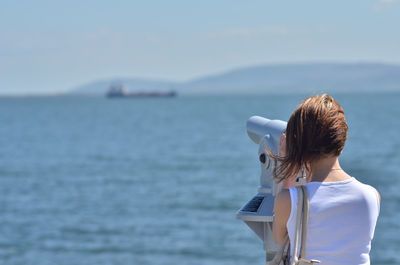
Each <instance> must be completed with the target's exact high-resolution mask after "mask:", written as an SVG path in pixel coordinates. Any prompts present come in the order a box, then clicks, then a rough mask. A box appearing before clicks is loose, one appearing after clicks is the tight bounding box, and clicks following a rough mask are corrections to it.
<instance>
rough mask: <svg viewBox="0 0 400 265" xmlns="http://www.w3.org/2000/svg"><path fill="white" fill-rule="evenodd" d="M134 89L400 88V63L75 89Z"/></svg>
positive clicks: (311, 66) (251, 70) (283, 67)
mask: <svg viewBox="0 0 400 265" xmlns="http://www.w3.org/2000/svg"><path fill="white" fill-rule="evenodd" d="M115 82H118V83H121V84H123V85H124V86H125V87H126V88H127V89H128V90H131V91H149V90H156V91H166V90H171V89H173V90H176V91H178V92H179V93H184V94H186V93H187V94H189V93H190V94H191V93H196V94H197V93H208V94H209V93H267V92H268V93H292V92H321V91H325V92H361V91H363V92H388V91H400V65H391V64H379V63H307V64H277V65H264V66H254V67H247V68H240V69H236V70H232V71H228V72H225V73H221V74H214V75H209V76H205V77H202V78H197V79H194V80H190V81H187V82H172V81H154V80H144V79H118V80H104V81H97V82H93V83H90V84H86V85H83V86H80V87H79V88H76V89H75V90H73V92H74V93H78V94H104V93H105V92H106V90H107V89H108V87H109V86H110V85H111V84H112V83H115Z"/></svg>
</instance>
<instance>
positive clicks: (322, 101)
mask: <svg viewBox="0 0 400 265" xmlns="http://www.w3.org/2000/svg"><path fill="white" fill-rule="evenodd" d="M347 131H348V127H347V123H346V119H345V117H344V111H343V108H342V106H340V104H339V103H338V102H337V101H336V100H335V99H334V98H333V97H331V96H330V95H328V94H323V95H320V96H313V97H310V98H308V99H306V100H304V101H303V103H301V104H300V105H299V106H297V108H296V109H295V110H294V112H293V113H292V115H291V116H290V119H289V121H288V123H287V127H286V154H285V156H281V157H279V156H272V157H273V158H274V159H276V160H278V161H279V162H281V164H280V166H279V167H278V168H277V170H276V178H277V179H278V181H283V180H285V179H288V178H291V177H295V176H296V175H297V174H298V173H299V171H300V170H301V169H302V168H309V166H310V165H311V164H312V163H313V162H316V161H318V160H319V159H321V158H324V157H328V156H339V155H340V154H341V152H342V150H343V147H344V144H345V142H346V139H347ZM268 153H270V152H268Z"/></svg>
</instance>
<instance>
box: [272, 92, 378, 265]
mask: <svg viewBox="0 0 400 265" xmlns="http://www.w3.org/2000/svg"><path fill="white" fill-rule="evenodd" d="M347 129H348V128H347V123H346V119H345V117H344V112H343V109H342V107H341V106H340V104H339V103H338V102H337V101H336V100H334V99H333V98H332V97H331V96H329V95H327V94H324V95H322V96H314V97H311V98H308V99H306V100H305V101H304V102H303V103H301V104H300V105H299V106H298V107H297V108H296V109H295V111H294V112H293V114H292V115H291V117H290V119H289V121H288V124H287V128H286V134H283V135H282V137H281V156H280V157H275V158H276V159H278V160H279V161H280V162H281V165H280V166H279V168H278V169H277V177H278V179H279V181H284V183H285V185H286V187H289V189H284V190H282V191H281V192H280V193H279V194H278V195H277V197H276V200H275V208H274V209H275V218H274V222H273V236H274V239H275V241H276V242H277V243H278V244H282V242H283V240H284V238H285V236H286V234H288V235H289V238H290V242H291V244H290V245H291V246H293V239H294V232H295V231H294V230H295V224H296V220H295V219H296V208H297V191H296V189H295V188H293V187H292V186H293V184H294V179H295V178H296V176H297V175H298V174H299V173H301V172H305V173H306V179H307V182H308V183H307V184H306V189H307V192H308V195H309V200H310V210H309V223H308V232H307V242H306V255H307V256H306V258H307V259H317V260H320V261H321V264H323V265H333V264H335V265H338V264H349V265H350V264H351V265H358V264H370V259H369V252H370V249H371V240H372V238H373V235H374V230H375V225H376V221H377V218H378V215H379V207H380V195H379V193H378V192H377V190H375V189H374V188H373V187H371V186H369V185H366V184H363V183H361V182H359V181H358V180H356V179H355V178H354V177H351V176H350V175H348V174H347V173H346V172H345V171H344V170H343V169H342V168H341V167H340V164H339V160H338V158H339V156H340V154H341V152H342V150H343V147H344V144H345V141H346V139H347ZM291 253H292V250H291Z"/></svg>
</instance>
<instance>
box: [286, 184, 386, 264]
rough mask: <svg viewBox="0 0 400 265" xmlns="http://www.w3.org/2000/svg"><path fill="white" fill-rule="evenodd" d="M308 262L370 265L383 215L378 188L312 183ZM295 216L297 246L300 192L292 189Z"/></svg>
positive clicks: (291, 223) (309, 188)
mask: <svg viewBox="0 0 400 265" xmlns="http://www.w3.org/2000/svg"><path fill="white" fill-rule="evenodd" d="M306 187H307V191H308V194H309V199H310V211H309V223H308V232H307V243H306V255H307V259H317V260H320V261H321V264H322V265H333V264H335V265H338V264H341V265H344V264H349V265H350V264H351V265H358V264H370V261H369V251H370V249H371V240H372V238H373V234H374V230H375V225H376V221H377V218H378V215H379V198H378V193H377V192H376V190H375V189H374V188H372V187H371V186H369V185H365V184H363V183H361V182H359V181H357V180H356V179H355V178H350V179H347V180H344V181H338V182H309V183H307V184H306ZM290 197H291V212H290V216H289V219H288V221H287V230H288V234H289V237H290V240H291V245H292V246H293V238H294V229H295V224H296V210H297V191H296V189H295V188H290Z"/></svg>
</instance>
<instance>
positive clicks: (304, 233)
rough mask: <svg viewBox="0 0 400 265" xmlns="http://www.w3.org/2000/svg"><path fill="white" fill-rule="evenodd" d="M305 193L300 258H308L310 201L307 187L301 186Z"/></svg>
mask: <svg viewBox="0 0 400 265" xmlns="http://www.w3.org/2000/svg"><path fill="white" fill-rule="evenodd" d="M300 188H301V191H302V193H303V218H302V222H301V245H300V256H299V259H300V258H303V259H305V258H306V240H307V228H308V210H309V206H310V201H309V200H308V193H307V188H306V187H305V186H300Z"/></svg>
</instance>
